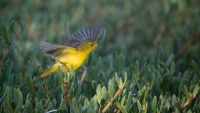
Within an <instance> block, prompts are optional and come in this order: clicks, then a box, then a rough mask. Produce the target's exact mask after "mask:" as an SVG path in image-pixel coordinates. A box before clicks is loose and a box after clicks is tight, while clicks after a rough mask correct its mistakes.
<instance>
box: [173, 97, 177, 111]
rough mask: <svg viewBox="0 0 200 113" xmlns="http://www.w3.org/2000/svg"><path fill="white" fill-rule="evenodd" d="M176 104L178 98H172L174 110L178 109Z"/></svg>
mask: <svg viewBox="0 0 200 113" xmlns="http://www.w3.org/2000/svg"><path fill="white" fill-rule="evenodd" d="M176 103H177V97H176V96H175V95H173V96H172V105H173V107H174V108H176Z"/></svg>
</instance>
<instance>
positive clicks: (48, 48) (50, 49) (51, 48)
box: [40, 42, 65, 57]
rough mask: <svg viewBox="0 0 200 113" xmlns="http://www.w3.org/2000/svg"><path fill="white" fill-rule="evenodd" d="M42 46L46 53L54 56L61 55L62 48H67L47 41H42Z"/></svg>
mask: <svg viewBox="0 0 200 113" xmlns="http://www.w3.org/2000/svg"><path fill="white" fill-rule="evenodd" d="M40 48H41V49H42V51H43V52H44V53H46V54H49V55H51V56H52V57H56V56H59V55H61V54H62V53H61V50H62V49H63V48H65V46H64V45H59V44H50V43H47V42H41V43H40Z"/></svg>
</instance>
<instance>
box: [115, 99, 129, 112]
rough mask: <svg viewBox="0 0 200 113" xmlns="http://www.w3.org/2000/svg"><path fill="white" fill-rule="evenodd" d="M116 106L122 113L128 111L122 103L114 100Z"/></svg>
mask: <svg viewBox="0 0 200 113" xmlns="http://www.w3.org/2000/svg"><path fill="white" fill-rule="evenodd" d="M116 106H117V107H118V108H120V110H121V112H122V113H128V112H127V111H126V108H125V107H124V105H122V104H120V103H118V102H116Z"/></svg>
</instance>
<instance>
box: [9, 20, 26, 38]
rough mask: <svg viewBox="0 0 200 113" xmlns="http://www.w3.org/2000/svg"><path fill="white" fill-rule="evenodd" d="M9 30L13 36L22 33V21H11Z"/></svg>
mask: <svg viewBox="0 0 200 113" xmlns="http://www.w3.org/2000/svg"><path fill="white" fill-rule="evenodd" d="M9 29H10V30H11V31H12V32H13V33H14V34H17V35H19V34H21V32H22V31H23V23H22V21H18V20H17V21H16V20H13V21H12V22H11V24H10V26H9Z"/></svg>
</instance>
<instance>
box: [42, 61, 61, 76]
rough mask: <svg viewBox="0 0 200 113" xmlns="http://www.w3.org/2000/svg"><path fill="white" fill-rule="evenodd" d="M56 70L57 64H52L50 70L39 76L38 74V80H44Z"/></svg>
mask: <svg viewBox="0 0 200 113" xmlns="http://www.w3.org/2000/svg"><path fill="white" fill-rule="evenodd" d="M57 70H58V64H54V65H53V66H51V67H50V68H48V69H46V70H44V71H42V72H41V73H40V74H39V77H40V78H44V77H46V76H48V75H50V74H51V73H54V72H56V71H57Z"/></svg>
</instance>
